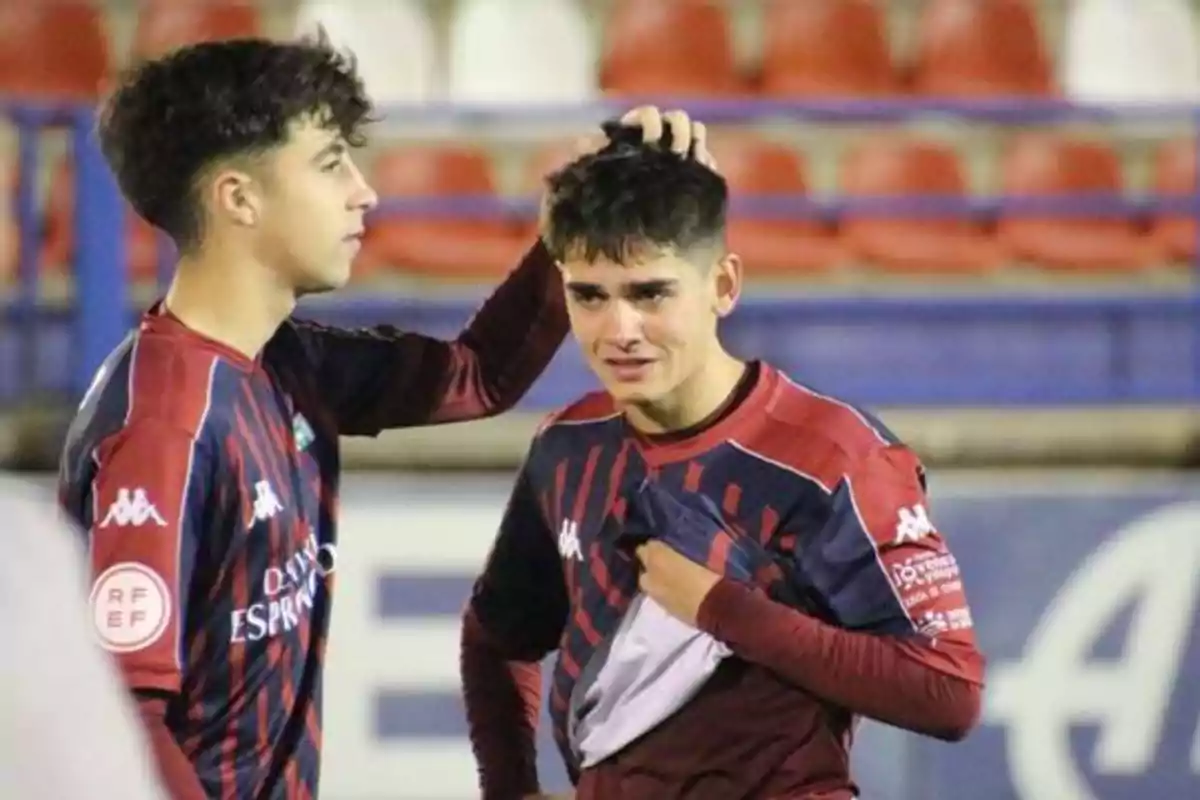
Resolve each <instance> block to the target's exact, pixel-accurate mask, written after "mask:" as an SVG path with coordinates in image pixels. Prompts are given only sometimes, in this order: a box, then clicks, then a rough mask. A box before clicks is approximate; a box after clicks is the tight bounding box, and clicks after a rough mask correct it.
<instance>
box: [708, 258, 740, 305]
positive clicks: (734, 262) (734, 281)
mask: <svg viewBox="0 0 1200 800" xmlns="http://www.w3.org/2000/svg"><path fill="white" fill-rule="evenodd" d="M713 281H714V286H713V289H714V292H713V312H714V313H715V314H716V315H717V316H718V317H727V316H729V315H730V314H731V313H733V309H734V308H735V307H736V306H737V301H738V298H739V297H741V295H742V259H741V257H740V256H739V255H738V254H737V253H726V254H725V255H724V256H722V257H721V260H720V261H718V262H717V266H716V268H715V269H714V270H713Z"/></svg>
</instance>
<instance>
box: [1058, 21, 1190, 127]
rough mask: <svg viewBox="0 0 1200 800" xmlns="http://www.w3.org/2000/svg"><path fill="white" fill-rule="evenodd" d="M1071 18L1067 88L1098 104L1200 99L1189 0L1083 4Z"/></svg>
mask: <svg viewBox="0 0 1200 800" xmlns="http://www.w3.org/2000/svg"><path fill="white" fill-rule="evenodd" d="M1068 14H1069V16H1068V17H1067V30H1066V39H1065V44H1064V47H1063V58H1062V64H1063V67H1062V73H1063V79H1062V83H1063V88H1064V90H1065V92H1066V94H1067V96H1068V97H1070V98H1071V99H1073V100H1078V101H1081V102H1093V103H1118V102H1132V103H1139V102H1141V103H1153V102H1158V103H1172V102H1177V103H1191V102H1195V101H1196V99H1197V98H1200V47H1198V46H1197V42H1196V13H1195V10H1194V9H1193V7H1192V5H1191V3H1188V2H1185V0H1155V2H1153V3H1131V2H1129V0H1077V2H1075V3H1072V4H1071V6H1070V9H1069V12H1068Z"/></svg>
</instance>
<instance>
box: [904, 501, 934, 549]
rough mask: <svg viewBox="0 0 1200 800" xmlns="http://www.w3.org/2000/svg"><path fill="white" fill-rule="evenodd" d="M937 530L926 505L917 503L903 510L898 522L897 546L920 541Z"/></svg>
mask: <svg viewBox="0 0 1200 800" xmlns="http://www.w3.org/2000/svg"><path fill="white" fill-rule="evenodd" d="M935 530H936V529H935V528H934V527H933V523H932V522H930V520H929V512H928V511H926V510H925V506H924V505H922V504H921V503H917V504H916V505H915V506H913V507H912V508H902V509H900V515H899V519H897V521H896V544H904V543H905V542H917V541H920V540H921V539H923V538H925V537H926V536H929V535H931V534H932V533H933V532H934V531H935Z"/></svg>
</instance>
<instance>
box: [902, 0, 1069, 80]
mask: <svg viewBox="0 0 1200 800" xmlns="http://www.w3.org/2000/svg"><path fill="white" fill-rule="evenodd" d="M917 38H918V42H917V54H916V60H915V63H914V65H913V73H912V82H913V88H914V89H915V91H917V92H919V93H921V94H925V95H932V96H940V97H984V96H1004V95H1024V96H1028V95H1045V94H1051V93H1053V92H1054V79H1053V75H1052V70H1051V65H1050V58H1049V56H1048V54H1047V52H1046V48H1045V45H1044V43H1043V41H1042V37H1041V33H1040V31H1039V29H1038V22H1037V14H1036V12H1035V11H1034V8H1033V6H1032V3H1031V0H969V2H964V0H928V2H927V3H926V4H925V6H924V7H923V9H922V12H921V16H920V18H919V21H918V34H917Z"/></svg>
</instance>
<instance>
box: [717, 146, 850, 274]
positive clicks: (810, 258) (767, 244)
mask: <svg viewBox="0 0 1200 800" xmlns="http://www.w3.org/2000/svg"><path fill="white" fill-rule="evenodd" d="M711 147H712V151H713V156H714V157H715V158H716V159H717V163H718V165H719V168H720V170H721V173H722V174H723V175H724V176H725V178H726V180H727V181H728V182H729V187H730V194H731V199H732V204H733V206H734V207H733V208H732V209H731V213H730V217H729V225H728V236H729V245H730V248H731V249H732V250H733V251H734V252H735V253H738V254H739V255H740V256H741V257H742V259H743V260H744V261H745V264H746V276H747V278H749V279H750V280H754V279H759V278H768V279H772V278H780V277H799V276H802V275H804V274H805V273H813V272H821V271H825V270H829V269H832V268H835V267H837V266H839V265H840V264H841V263H842V262H844V261H845V260H846V253H845V251H844V250H843V249H842V247H841V246H840V244H839V242H838V239H837V237H836V236H835V235H834V234H833V233H832V232H831V231H830V230H828V229H827V228H826V227H825V226H824V225H823V224H822V223H821V222H820V221H818V220H813V219H798V218H791V219H788V218H763V217H760V216H756V215H752V214H749V213H739V212H738V210H737V207H736V206H737V204H738V203H739V202H741V201H746V202H749V203H753V202H754V201H755V200H756V199H757V200H768V199H770V198H772V197H774V198H785V197H793V198H800V197H803V196H804V195H805V194H807V192H808V180H807V175H806V169H805V162H804V159H803V157H802V156H801V155H800V154H799V153H797V152H796V151H795V150H793V149H792V148H790V147H788V146H786V145H783V144H779V143H776V142H770V141H766V140H763V139H760V138H757V137H754V136H751V135H746V134H743V135H732V134H729V135H725V136H715V137H714V138H713V141H712V144H711Z"/></svg>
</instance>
